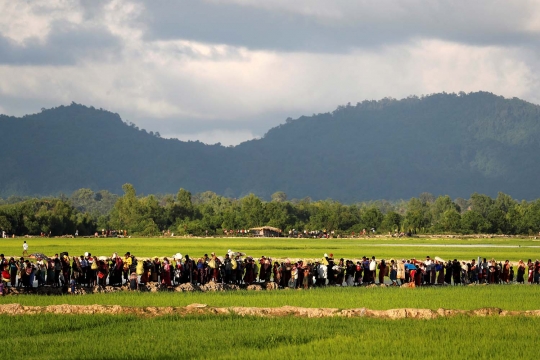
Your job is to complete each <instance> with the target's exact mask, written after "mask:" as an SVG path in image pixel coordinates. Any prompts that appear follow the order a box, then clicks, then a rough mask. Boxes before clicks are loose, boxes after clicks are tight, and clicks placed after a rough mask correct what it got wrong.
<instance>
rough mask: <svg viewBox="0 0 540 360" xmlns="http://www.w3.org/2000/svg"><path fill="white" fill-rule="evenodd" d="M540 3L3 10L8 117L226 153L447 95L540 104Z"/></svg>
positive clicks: (11, 4)
mask: <svg viewBox="0 0 540 360" xmlns="http://www.w3.org/2000/svg"><path fill="white" fill-rule="evenodd" d="M538 70H540V3H539V2H538V1H526V0H520V1H497V0H485V1H483V0H476V1H470V0H465V1H458V0H454V1H449V0H448V1H434V0H429V1H414V0H399V1H397V0H396V1H387V0H377V1H354V0H332V1H328V0H296V1H295V0H268V1H261V0H207V1H203V0H186V1H182V0H176V1H167V0H160V1H155V0H153V1H150V0H148V1H143V0H140V1H139V0H113V1H95V0H80V1H68V0H65V1H64V0H43V1H40V0H32V1H30V0H26V1H23V0H21V1H12V0H0V113H4V114H8V115H17V116H20V115H24V114H29V113H36V112H39V111H40V109H41V108H42V107H46V108H47V107H54V106H58V105H61V104H65V105H67V104H69V103H71V102H72V101H75V102H77V103H81V104H85V105H88V106H90V105H92V106H95V107H97V108H100V107H101V108H104V109H107V110H110V111H113V112H117V113H119V114H120V116H121V117H122V118H123V119H124V120H125V121H130V122H134V123H136V124H137V125H138V126H139V127H141V128H145V129H147V130H149V131H159V132H160V133H161V135H162V136H163V137H177V138H180V139H182V140H188V139H189V140H200V141H203V142H206V143H216V142H221V143H222V144H224V145H231V144H238V143H240V142H242V141H245V140H248V139H252V138H254V137H260V136H262V135H263V134H264V133H265V132H266V131H267V130H268V129H269V128H271V127H274V126H276V125H278V124H280V123H283V122H284V121H285V119H286V118H287V117H292V118H296V117H298V116H300V115H311V114H313V113H319V112H327V111H332V110H333V109H335V108H336V107H337V106H338V105H342V104H346V103H348V102H351V103H353V104H355V103H356V102H359V101H362V100H365V99H380V98H383V97H394V98H402V97H406V96H408V95H422V94H430V93H435V92H442V91H446V92H458V91H465V92H470V91H478V90H485V91H491V92H494V93H496V94H499V95H503V96H506V97H514V96H516V97H520V98H523V99H525V100H528V101H531V102H533V103H540V85H539V84H540V83H539V80H540V79H539V75H538V74H539V71H538Z"/></svg>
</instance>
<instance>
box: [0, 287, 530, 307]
mask: <svg viewBox="0 0 540 360" xmlns="http://www.w3.org/2000/svg"><path fill="white" fill-rule="evenodd" d="M539 297H540V286H529V285H490V286H463V287H462V286H457V287H450V286H448V287H435V288H432V287H426V288H416V289H401V288H324V289H320V288H319V289H311V290H308V291H305V290H281V291H272V292H270V291H268V292H267V291H262V292H255V291H238V292H218V293H212V292H211V293H197V292H194V293H137V292H120V293H108V294H93V295H84V296H70V295H64V296H34V295H19V296H6V297H3V298H0V303H1V304H7V303H20V304H21V305H32V306H46V305H60V304H74V305H92V304H100V305H123V306H186V305H189V304H193V303H203V304H208V305H210V306H216V307H227V306H250V307H279V306H284V305H290V306H301V307H312V308H315V307H330V308H341V309H347V308H359V307H367V308H370V309H377V310H387V309H395V308H404V307H409V308H411V307H412V308H427V309H433V310H435V309H438V308H446V309H462V310H471V309H477V308H482V307H498V308H501V309H504V310H537V309H540V305H539V304H538V298H539Z"/></svg>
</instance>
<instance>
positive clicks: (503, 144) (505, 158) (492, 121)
mask: <svg viewBox="0 0 540 360" xmlns="http://www.w3.org/2000/svg"><path fill="white" fill-rule="evenodd" d="M0 134H1V139H2V140H1V141H0V197H7V196H10V195H55V194H59V193H65V194H69V193H71V192H73V191H74V190H77V189H80V188H91V189H93V190H109V191H111V192H114V193H121V186H122V185H123V184H124V183H131V184H133V185H134V187H135V189H136V190H137V191H138V192H139V193H145V194H149V193H176V192H177V191H178V189H179V188H185V189H188V190H189V191H191V192H193V193H197V192H203V191H213V192H216V193H218V194H221V195H225V196H230V197H242V196H245V195H247V194H249V193H254V194H256V195H258V196H260V197H262V198H266V199H269V198H270V196H271V194H273V193H274V192H276V191H283V192H285V193H286V194H287V196H288V198H304V197H310V198H312V199H326V198H332V199H335V200H339V201H342V202H346V203H352V202H356V201H362V200H372V199H389V200H391V199H400V198H409V197H412V196H418V195H419V194H420V193H422V192H430V193H433V194H435V195H450V196H451V197H469V196H470V195H471V194H472V193H474V192H478V193H484V194H487V195H492V196H493V195H495V194H496V193H497V192H499V191H501V192H505V193H507V194H510V195H512V196H513V197H516V198H523V199H532V198H538V197H540V188H539V187H538V186H537V182H536V181H537V179H538V178H539V177H540V166H539V165H540V164H539V163H540V158H539V154H540V106H538V105H535V104H531V103H529V102H526V101H523V100H520V99H517V98H512V99H507V98H504V97H501V96H496V95H494V94H491V93H486V92H476V93H469V94H465V93H459V94H447V93H441V94H433V95H427V96H422V97H416V96H411V97H408V98H405V99H401V100H396V99H390V98H385V99H382V100H378V101H363V102H361V103H357V104H356V105H351V104H347V105H344V106H339V107H338V108H337V109H336V110H334V111H332V112H328V113H322V114H316V115H313V116H302V117H300V118H298V119H290V118H289V119H287V120H286V122H285V123H284V124H282V125H279V126H277V127H275V128H273V129H270V130H269V131H268V132H267V133H266V134H265V135H264V136H263V137H262V138H261V139H256V140H251V141H247V142H244V143H242V144H239V145H237V146H235V147H223V146H221V145H206V144H203V143H200V142H182V141H179V140H176V139H163V138H161V137H160V136H159V134H154V133H152V132H147V131H146V130H141V129H138V128H137V127H136V126H135V125H134V124H127V123H125V122H123V121H122V119H121V118H120V116H119V115H118V114H114V113H111V112H109V111H105V110H101V109H95V108H93V107H87V106H83V105H80V104H75V103H72V104H71V105H69V106H59V107H56V108H52V109H43V110H42V111H41V112H40V113H38V114H33V115H26V116H23V117H11V116H6V115H0Z"/></svg>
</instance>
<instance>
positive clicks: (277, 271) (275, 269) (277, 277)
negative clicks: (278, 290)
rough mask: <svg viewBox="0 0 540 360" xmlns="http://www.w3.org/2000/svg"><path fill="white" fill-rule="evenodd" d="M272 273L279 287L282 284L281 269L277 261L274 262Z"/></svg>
mask: <svg viewBox="0 0 540 360" xmlns="http://www.w3.org/2000/svg"><path fill="white" fill-rule="evenodd" d="M272 272H273V273H274V282H275V283H276V284H277V285H278V286H279V285H280V283H281V267H280V266H279V263H278V262H277V261H276V262H274V267H273V268H272Z"/></svg>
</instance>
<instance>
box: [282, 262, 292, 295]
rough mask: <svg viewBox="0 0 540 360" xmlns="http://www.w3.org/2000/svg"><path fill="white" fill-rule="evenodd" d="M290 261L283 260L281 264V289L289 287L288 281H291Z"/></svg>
mask: <svg viewBox="0 0 540 360" xmlns="http://www.w3.org/2000/svg"><path fill="white" fill-rule="evenodd" d="M291 271H292V266H291V260H289V259H287V260H285V263H283V264H281V287H282V288H286V287H288V286H289V280H291Z"/></svg>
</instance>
